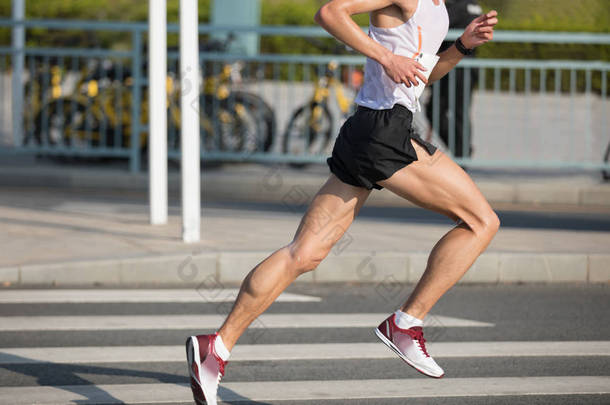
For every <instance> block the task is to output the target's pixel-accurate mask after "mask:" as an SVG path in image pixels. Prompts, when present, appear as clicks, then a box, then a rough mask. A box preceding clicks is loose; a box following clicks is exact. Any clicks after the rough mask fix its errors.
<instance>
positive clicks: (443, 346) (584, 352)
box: [0, 341, 610, 364]
mask: <svg viewBox="0 0 610 405" xmlns="http://www.w3.org/2000/svg"><path fill="white" fill-rule="evenodd" d="M428 351H429V352H430V353H431V354H432V355H433V356H434V357H435V358H447V357H540V356H549V357H555V356H610V341H587V342H582V341H576V342H541V341H533V342H437V343H434V342H432V343H429V344H428ZM151 353H154V361H155V362H181V361H184V360H185V354H184V346H182V345H180V346H96V347H29V348H5V349H3V348H0V364H34V363H41V362H42V363H64V364H82V363H89V364H90V363H132V362H141V363H146V362H149V361H151ZM394 357H396V354H394V352H392V351H391V350H388V349H387V347H386V346H384V345H383V344H381V343H320V344H270V345H266V344H265V345H237V346H235V348H234V349H233V351H232V353H231V361H232V362H235V361H277V360H347V359H386V358H394Z"/></svg>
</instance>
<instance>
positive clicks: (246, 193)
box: [0, 166, 610, 207]
mask: <svg viewBox="0 0 610 405" xmlns="http://www.w3.org/2000/svg"><path fill="white" fill-rule="evenodd" d="M201 177H202V179H201V189H202V197H203V201H237V202H261V203H263V202H265V203H278V202H280V203H284V204H291V205H294V204H295V202H296V203H300V204H305V203H307V202H309V200H311V199H312V198H313V196H314V195H315V194H316V193H317V192H318V190H319V189H320V187H321V186H322V184H323V183H324V181H325V180H326V178H327V173H299V172H296V171H294V169H286V168H284V167H281V166H268V167H267V166H263V167H257V168H255V169H254V168H253V169H252V170H251V171H248V170H239V171H231V170H227V171H222V172H218V171H214V170H211V171H203V172H202V176H201ZM474 180H475V182H476V184H477V186H478V187H479V189H480V190H481V192H482V193H483V195H484V196H485V197H486V198H487V200H488V201H489V202H490V203H491V204H494V203H512V204H552V205H556V204H565V205H576V206H587V207H590V206H598V207H610V183H609V184H603V183H598V184H578V183H570V184H568V185H566V184H561V183H551V184H549V183H544V182H541V181H536V182H520V181H515V182H512V183H510V182H509V183H507V182H503V181H499V180H486V179H480V180H477V179H476V177H475V178H474ZM0 186H9V187H60V188H72V189H107V190H113V191H136V192H145V191H146V190H148V176H147V174H146V173H137V174H132V173H128V172H123V171H116V172H103V171H95V170H65V169H56V168H53V169H48V170H45V171H44V172H42V173H41V170H40V169H37V168H35V167H27V168H23V167H22V168H14V167H3V168H2V175H1V176H0ZM168 189H169V191H170V192H174V193H175V192H178V191H179V190H180V175H179V174H178V173H175V172H170V173H169V174H168ZM367 205H374V206H412V205H413V204H411V203H410V202H409V201H407V200H404V199H402V198H400V197H398V196H396V195H394V194H392V193H391V192H389V191H387V190H381V191H380V192H375V193H371V195H370V197H369V199H368V200H367Z"/></svg>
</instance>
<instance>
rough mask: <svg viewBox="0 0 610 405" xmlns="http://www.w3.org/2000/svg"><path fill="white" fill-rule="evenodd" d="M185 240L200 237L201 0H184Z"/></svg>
mask: <svg viewBox="0 0 610 405" xmlns="http://www.w3.org/2000/svg"><path fill="white" fill-rule="evenodd" d="M180 74H181V87H182V91H181V100H180V106H181V107H180V111H181V119H180V122H181V127H182V128H181V135H180V139H181V145H180V148H181V153H182V162H181V168H182V240H183V241H184V242H198V241H199V239H200V230H199V228H200V223H201V202H200V198H201V196H200V167H199V163H200V162H199V159H200V152H199V41H198V29H197V0H180Z"/></svg>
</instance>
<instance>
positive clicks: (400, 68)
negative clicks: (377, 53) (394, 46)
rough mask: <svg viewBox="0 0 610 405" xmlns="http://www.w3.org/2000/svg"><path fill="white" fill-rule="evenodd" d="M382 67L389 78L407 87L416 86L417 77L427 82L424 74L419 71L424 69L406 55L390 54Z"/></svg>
mask: <svg viewBox="0 0 610 405" xmlns="http://www.w3.org/2000/svg"><path fill="white" fill-rule="evenodd" d="M382 66H383V69H384V70H385V72H386V74H387V75H388V76H389V77H390V79H392V80H394V81H395V82H396V83H404V84H405V85H406V86H407V87H411V86H418V85H419V82H418V81H417V79H419V80H421V81H422V82H424V83H426V84H427V83H428V80H427V79H426V76H424V75H423V73H421V72H420V71H424V72H425V71H426V70H427V69H426V68H425V67H423V65H421V64H420V63H419V62H417V61H416V60H415V59H412V58H408V57H406V56H401V55H394V54H390V56H389V57H388V58H387V60H385V61H384V63H383V64H382Z"/></svg>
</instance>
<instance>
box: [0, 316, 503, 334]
mask: <svg viewBox="0 0 610 405" xmlns="http://www.w3.org/2000/svg"><path fill="white" fill-rule="evenodd" d="M387 317H388V314H387V313H384V314H360V313H354V314H320V313H311V314H304V313H300V314H263V315H261V316H260V317H258V318H257V319H256V320H254V322H253V323H252V324H251V325H250V326H249V329H253V328H254V329H261V328H263V329H264V328H361V327H362V328H363V327H376V326H377V325H379V324H380V323H381V322H382V321H383V320H384V319H385V318H387ZM224 319H225V315H224V314H223V315H220V314H218V315H87V316H3V317H0V331H32V330H38V331H45V330H141V329H216V328H218V327H219V326H220V325H221V324H222V322H223V321H224ZM424 325H425V326H428V327H491V326H494V324H493V323H486V322H478V321H472V320H469V319H462V318H452V317H447V316H441V315H428V316H427V317H426V319H425V321H424Z"/></svg>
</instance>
